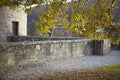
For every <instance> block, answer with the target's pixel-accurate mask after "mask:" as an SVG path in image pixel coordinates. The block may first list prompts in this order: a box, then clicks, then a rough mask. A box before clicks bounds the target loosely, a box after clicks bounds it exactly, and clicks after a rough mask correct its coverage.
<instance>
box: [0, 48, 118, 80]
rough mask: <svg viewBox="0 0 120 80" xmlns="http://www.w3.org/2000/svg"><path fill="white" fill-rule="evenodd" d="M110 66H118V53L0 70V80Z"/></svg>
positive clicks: (18, 79)
mask: <svg viewBox="0 0 120 80" xmlns="http://www.w3.org/2000/svg"><path fill="white" fill-rule="evenodd" d="M112 64H120V51H118V50H114V51H111V52H110V53H109V54H107V55H106V56H85V57H80V58H73V59H64V60H57V61H49V62H45V63H39V64H32V65H26V66H22V67H20V66H19V67H11V68H4V69H3V68H0V80H1V79H3V80H27V78H28V77H31V76H32V78H34V79H35V78H37V77H42V76H44V75H53V74H54V73H55V72H56V73H62V72H67V71H73V70H82V69H89V68H94V67H100V66H106V65H112ZM34 79H33V80H34ZM28 80H29V79H28Z"/></svg>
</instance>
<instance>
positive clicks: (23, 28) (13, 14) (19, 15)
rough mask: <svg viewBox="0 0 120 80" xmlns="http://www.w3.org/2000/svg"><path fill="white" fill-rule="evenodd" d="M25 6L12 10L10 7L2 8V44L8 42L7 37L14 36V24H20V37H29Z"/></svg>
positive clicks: (0, 33)
mask: <svg viewBox="0 0 120 80" xmlns="http://www.w3.org/2000/svg"><path fill="white" fill-rule="evenodd" d="M23 9H24V6H22V5H21V6H18V7H17V8H15V9H14V10H13V9H10V8H9V7H5V6H4V7H0V42H6V36H12V35H13V29H12V22H15V21H17V22H18V27H19V29H18V30H19V31H18V35H24V36H25V35H27V14H26V13H25V12H24V10H23Z"/></svg>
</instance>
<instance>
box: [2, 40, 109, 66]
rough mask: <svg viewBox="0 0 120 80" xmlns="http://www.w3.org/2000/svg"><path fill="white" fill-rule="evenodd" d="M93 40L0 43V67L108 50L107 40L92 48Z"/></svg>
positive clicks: (100, 53)
mask: <svg viewBox="0 0 120 80" xmlns="http://www.w3.org/2000/svg"><path fill="white" fill-rule="evenodd" d="M93 42H94V41H93V40H86V39H79V40H51V41H34V42H9V43H0V67H5V66H16V65H25V64H31V63H36V62H45V61H50V60H57V59H65V58H74V57H81V56H89V55H93V53H94V51H96V52H95V53H96V54H97V55H104V54H107V53H108V52H109V51H110V44H109V43H108V40H104V44H103V45H104V46H103V45H102V46H101V47H97V48H98V49H99V50H101V51H98V49H96V50H94V49H95V47H94V44H93Z"/></svg>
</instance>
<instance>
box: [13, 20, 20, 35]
mask: <svg viewBox="0 0 120 80" xmlns="http://www.w3.org/2000/svg"><path fill="white" fill-rule="evenodd" d="M12 31H13V35H19V22H16V21H13V22H12Z"/></svg>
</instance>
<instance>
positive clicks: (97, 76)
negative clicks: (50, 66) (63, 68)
mask: <svg viewBox="0 0 120 80" xmlns="http://www.w3.org/2000/svg"><path fill="white" fill-rule="evenodd" d="M40 80H120V64H117V65H112V66H105V67H101V68H94V69H89V70H81V71H73V72H69V73H63V74H56V75H54V76H47V77H44V78H41V79H40Z"/></svg>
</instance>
